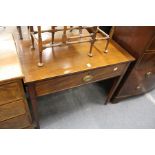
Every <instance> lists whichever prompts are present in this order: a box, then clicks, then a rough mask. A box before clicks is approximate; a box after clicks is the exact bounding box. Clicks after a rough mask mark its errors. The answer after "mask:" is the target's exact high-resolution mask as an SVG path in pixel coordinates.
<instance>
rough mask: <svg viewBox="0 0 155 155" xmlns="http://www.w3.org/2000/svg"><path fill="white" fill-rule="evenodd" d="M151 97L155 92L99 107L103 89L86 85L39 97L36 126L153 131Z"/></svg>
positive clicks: (154, 109)
mask: <svg viewBox="0 0 155 155" xmlns="http://www.w3.org/2000/svg"><path fill="white" fill-rule="evenodd" d="M150 96H151V99H150ZM154 97H155V90H154V91H151V92H150V93H148V94H147V95H142V96H139V97H134V98H131V99H127V100H124V101H122V102H119V103H118V104H108V105H103V103H104V100H105V92H104V89H102V88H101V86H99V85H97V84H89V85H85V86H81V87H78V88H74V89H70V90H67V91H63V92H59V93H55V94H52V95H47V96H43V97H39V98H38V101H39V115H40V125H41V128H49V129H66V128H67V129H75V128H77V129H81V128H82V129H105V128H107V129H117V128H136V129H138V128H140V129H142V128H155V104H154V103H153V99H154Z"/></svg>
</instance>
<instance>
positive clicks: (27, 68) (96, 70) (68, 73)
mask: <svg viewBox="0 0 155 155" xmlns="http://www.w3.org/2000/svg"><path fill="white" fill-rule="evenodd" d="M84 33H85V34H87V31H86V30H85V32H84ZM97 35H99V37H100V34H97ZM16 44H17V49H18V52H19V58H20V61H21V66H22V70H23V74H24V76H25V78H24V84H25V86H26V89H27V91H28V93H29V97H30V100H31V104H32V111H33V120H34V121H35V122H36V124H37V127H38V128H39V118H38V112H37V108H38V103H37V100H36V98H37V96H42V95H46V94H50V93H55V92H58V91H63V90H66V89H70V88H73V87H77V86H80V85H84V84H88V83H93V82H96V81H102V80H105V79H111V78H113V79H115V80H114V82H113V83H112V85H111V88H110V90H109V92H108V93H107V99H106V103H107V102H109V100H110V99H111V97H112V95H113V93H114V91H115V90H116V88H117V86H118V84H119V82H120V80H121V79H122V77H123V75H124V73H125V71H126V69H127V68H128V65H129V64H130V62H132V61H134V58H133V57H132V56H131V55H130V54H128V53H127V52H126V51H125V50H124V49H122V48H121V47H120V46H119V45H118V44H117V43H115V42H113V41H110V43H109V46H108V50H109V53H108V54H106V53H103V48H104V47H105V45H106V40H101V41H98V42H96V43H95V44H94V47H93V53H94V55H93V57H88V56H87V53H88V49H89V47H90V45H89V43H83V44H82V45H81V44H73V45H71V46H63V47H55V48H54V50H52V49H50V48H49V49H48V50H47V49H46V50H47V51H46V52H45V53H44V55H43V58H44V61H45V65H44V67H40V68H38V67H37V66H36V62H37V57H38V52H35V51H34V50H32V49H31V41H30V40H18V39H16Z"/></svg>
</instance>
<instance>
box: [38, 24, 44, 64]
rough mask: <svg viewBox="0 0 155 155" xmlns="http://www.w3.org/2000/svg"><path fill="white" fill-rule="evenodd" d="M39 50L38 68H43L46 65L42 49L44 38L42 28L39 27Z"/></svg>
mask: <svg viewBox="0 0 155 155" xmlns="http://www.w3.org/2000/svg"><path fill="white" fill-rule="evenodd" d="M38 49H39V62H38V67H42V66H43V65H44V64H43V60H42V52H43V47H42V37H41V26H38Z"/></svg>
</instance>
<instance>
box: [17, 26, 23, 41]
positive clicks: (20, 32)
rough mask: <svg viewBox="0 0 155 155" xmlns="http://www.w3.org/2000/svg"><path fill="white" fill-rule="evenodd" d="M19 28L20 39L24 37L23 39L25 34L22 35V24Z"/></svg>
mask: <svg viewBox="0 0 155 155" xmlns="http://www.w3.org/2000/svg"><path fill="white" fill-rule="evenodd" d="M17 30H18V33H19V37H20V39H21V40H22V39H23V35H22V29H21V26H17Z"/></svg>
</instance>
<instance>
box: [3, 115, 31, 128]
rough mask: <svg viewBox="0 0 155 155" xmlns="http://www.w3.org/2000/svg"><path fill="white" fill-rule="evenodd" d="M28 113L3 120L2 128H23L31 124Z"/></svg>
mask: <svg viewBox="0 0 155 155" xmlns="http://www.w3.org/2000/svg"><path fill="white" fill-rule="evenodd" d="M30 125H31V124H30V120H29V118H28V116H27V115H21V116H18V117H15V118H12V119H9V120H6V121H3V122H0V129H21V128H26V127H28V126H30Z"/></svg>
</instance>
